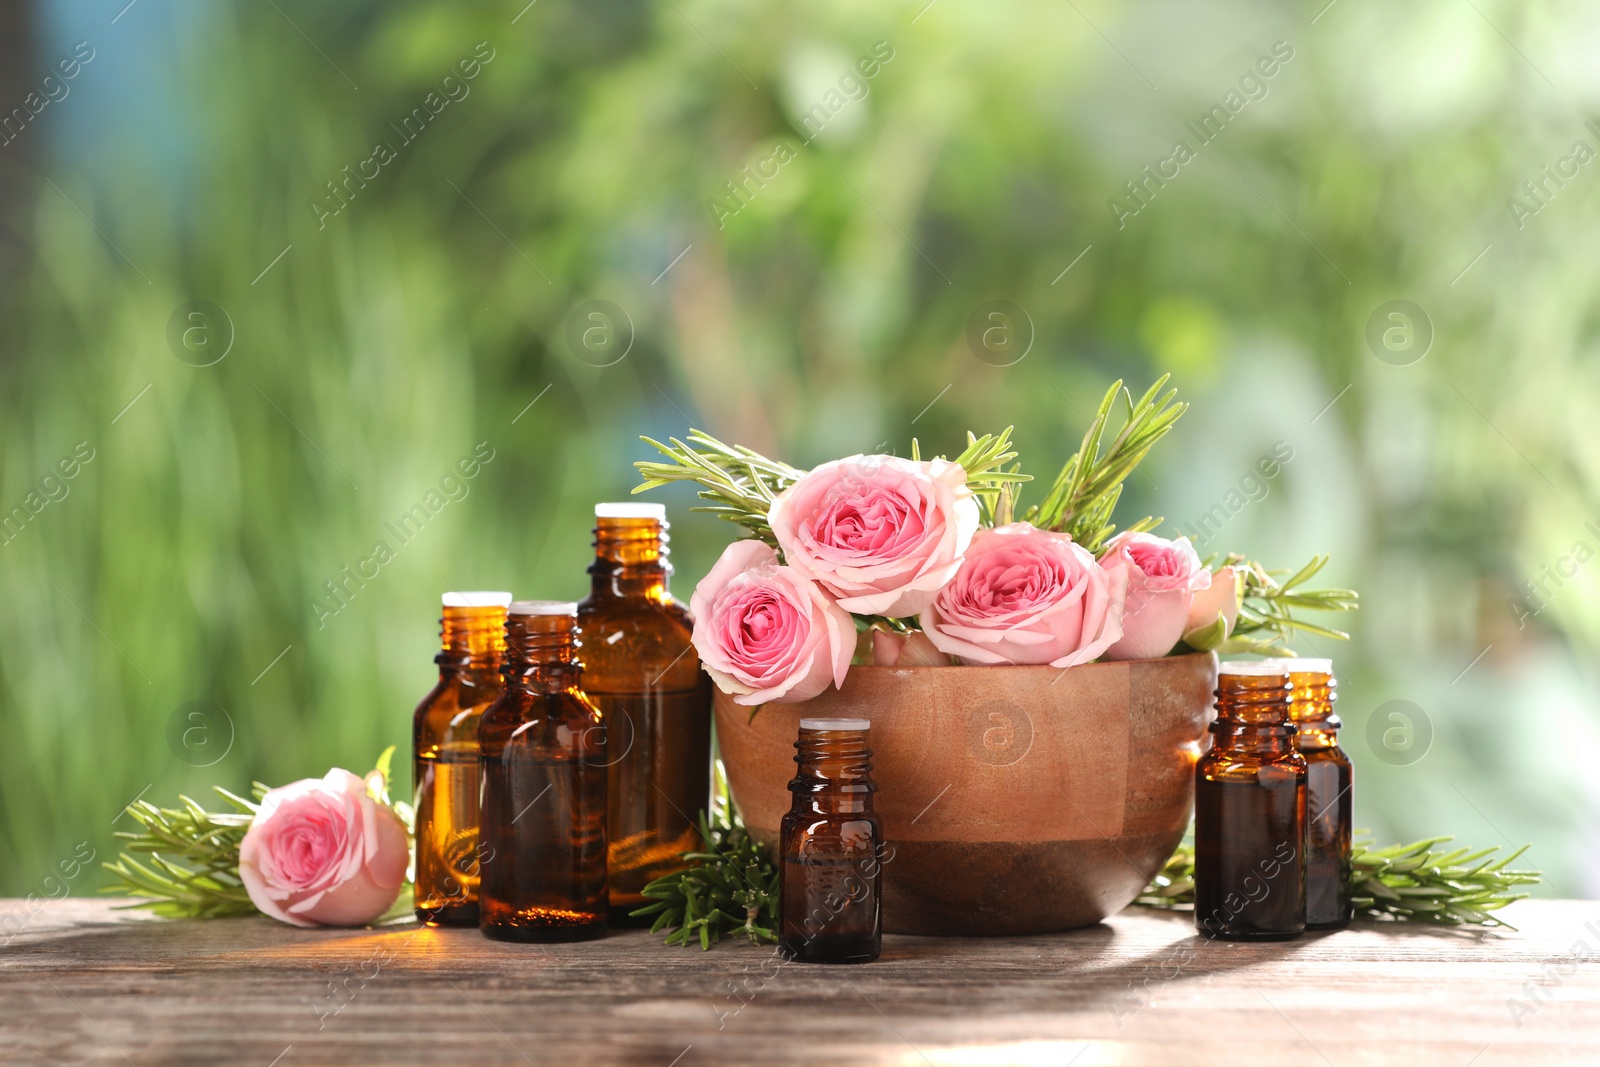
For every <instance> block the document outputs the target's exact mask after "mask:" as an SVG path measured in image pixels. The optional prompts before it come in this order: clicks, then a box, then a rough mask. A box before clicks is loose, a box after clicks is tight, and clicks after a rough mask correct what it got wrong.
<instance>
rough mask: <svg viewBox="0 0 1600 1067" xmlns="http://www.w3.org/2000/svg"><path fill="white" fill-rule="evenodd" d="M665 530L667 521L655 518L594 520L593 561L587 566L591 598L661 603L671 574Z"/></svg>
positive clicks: (663, 600)
mask: <svg viewBox="0 0 1600 1067" xmlns="http://www.w3.org/2000/svg"><path fill="white" fill-rule="evenodd" d="M666 531H667V524H666V523H665V522H662V521H660V520H659V519H615V518H598V519H596V520H595V528H594V562H593V563H592V564H590V565H589V575H590V579H591V580H590V590H591V592H592V594H593V596H594V598H595V599H604V598H616V599H624V598H625V599H630V600H632V599H643V600H653V601H656V602H658V603H664V602H665V601H666V600H667V599H668V592H667V586H668V581H669V579H670V578H671V576H672V564H670V563H668V562H667V556H668V555H669V550H668V548H667V542H668V541H669V540H670V538H668V537H667V532H666Z"/></svg>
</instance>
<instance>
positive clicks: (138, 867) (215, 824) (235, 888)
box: [100, 745, 412, 921]
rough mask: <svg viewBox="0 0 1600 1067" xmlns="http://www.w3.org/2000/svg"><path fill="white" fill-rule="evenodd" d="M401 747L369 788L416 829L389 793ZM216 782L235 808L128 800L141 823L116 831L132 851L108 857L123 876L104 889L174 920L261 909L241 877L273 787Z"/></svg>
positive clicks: (406, 899)
mask: <svg viewBox="0 0 1600 1067" xmlns="http://www.w3.org/2000/svg"><path fill="white" fill-rule="evenodd" d="M394 751H395V746H393V745H390V746H389V747H388V748H386V749H384V750H383V754H382V755H380V756H379V757H378V761H377V765H376V766H375V767H374V769H373V773H371V774H369V775H367V791H368V793H369V794H371V796H372V798H373V799H374V800H376V801H378V802H379V803H381V804H387V805H390V806H391V807H393V808H394V809H395V813H396V814H397V815H398V816H399V817H400V821H401V822H403V823H404V824H405V827H406V831H407V833H409V832H410V831H411V828H412V811H411V805H409V804H406V803H404V802H401V803H392V802H391V801H390V798H389V768H390V764H391V762H392V760H393V758H394ZM212 788H213V789H215V790H216V793H217V795H218V796H220V797H221V798H222V799H223V800H225V801H227V803H228V806H229V807H231V808H232V809H233V810H232V811H207V810H206V809H205V808H202V807H201V806H200V805H199V804H197V803H195V802H194V801H193V800H190V799H189V798H188V797H186V796H179V797H178V802H179V804H181V805H182V806H181V807H177V808H158V807H156V806H155V805H154V804H152V803H150V802H149V801H148V800H140V801H136V802H135V803H133V804H130V805H128V808H127V813H128V814H129V815H131V816H133V818H134V821H135V822H137V823H138V824H139V827H140V828H139V829H138V830H137V831H127V830H119V831H117V834H116V836H117V837H120V838H121V839H122V840H123V841H124V842H125V845H124V851H123V852H122V853H120V854H119V855H118V856H117V859H116V862H115V863H103V864H101V866H102V867H104V868H105V869H106V870H108V871H110V872H111V873H112V874H113V875H115V876H116V881H115V882H114V883H113V884H111V885H108V886H104V887H102V888H101V890H100V891H101V892H102V893H118V894H122V895H125V896H130V897H139V898H142V899H139V900H135V901H134V902H133V903H131V904H124V905H120V907H125V908H146V909H148V910H150V911H152V912H154V913H155V914H157V915H159V916H161V917H163V918H166V919H190V918H193V919H220V918H227V917H229V916H235V915H254V914H256V913H257V908H256V906H255V905H254V904H253V903H251V901H250V894H249V893H248V892H246V891H245V888H244V883H243V882H241V881H240V880H239V848H240V846H241V845H242V844H243V843H244V835H245V831H247V830H249V829H250V823H251V822H252V821H253V820H254V819H255V817H256V811H257V810H258V809H259V807H260V804H261V798H262V797H264V796H266V795H267V791H268V790H269V789H270V788H271V787H270V786H268V785H266V784H264V783H262V782H255V783H252V785H251V788H250V796H251V797H252V798H253V799H251V800H246V799H245V798H244V797H241V796H236V795H235V794H233V793H230V792H228V790H226V789H224V788H222V787H221V786H220V785H219V786H213V787H212ZM132 853H141V854H148V855H149V857H150V858H149V860H148V861H147V862H145V863H141V862H139V860H137V859H135V858H134V857H133V855H131V854H132ZM408 885H409V883H408ZM410 900H411V895H410V893H409V892H407V891H406V890H405V889H404V888H402V890H401V893H400V896H399V897H398V898H397V899H396V900H395V905H394V907H393V908H391V909H390V910H389V913H388V914H386V915H385V916H383V919H387V918H390V917H393V916H397V915H400V914H408V913H409V912H410V907H411V905H410ZM402 904H404V907H402ZM380 921H382V920H381V919H380Z"/></svg>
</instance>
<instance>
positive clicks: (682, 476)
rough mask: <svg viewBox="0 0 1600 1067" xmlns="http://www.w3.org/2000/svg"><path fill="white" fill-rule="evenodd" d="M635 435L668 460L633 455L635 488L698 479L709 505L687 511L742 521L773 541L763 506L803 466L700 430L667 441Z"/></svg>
mask: <svg viewBox="0 0 1600 1067" xmlns="http://www.w3.org/2000/svg"><path fill="white" fill-rule="evenodd" d="M640 440H641V441H643V442H644V443H645V444H647V445H650V446H651V447H652V448H654V449H655V450H656V451H657V452H660V453H661V454H662V455H663V456H665V457H666V458H667V460H668V462H665V463H663V462H661V461H659V460H639V461H638V462H637V463H635V464H634V466H635V467H637V468H638V469H639V474H640V475H641V476H642V477H643V478H644V481H643V482H641V483H639V485H637V486H636V487H634V490H633V491H634V492H635V493H642V492H644V491H645V490H647V489H655V488H657V487H658V486H663V485H666V484H668V483H669V482H698V483H699V484H700V485H701V486H702V487H703V488H702V489H701V490H700V493H699V496H700V499H702V500H706V501H709V502H710V503H711V505H712V506H710V507H700V508H693V509H692V510H694V511H705V512H710V513H711V514H713V515H716V516H717V517H719V518H723V519H727V520H728V521H729V522H732V523H736V524H738V525H740V526H743V527H744V528H745V529H747V530H749V531H750V532H751V533H753V534H755V535H756V536H757V537H759V538H761V540H763V541H765V542H767V543H768V544H770V545H773V546H776V545H777V543H778V542H777V539H776V538H774V537H773V536H772V527H771V526H770V525H768V523H767V511H768V510H769V509H770V508H771V507H772V501H773V499H774V498H775V497H776V496H777V495H778V494H779V493H781V492H783V491H784V490H785V489H787V488H789V486H791V485H793V484H794V483H795V482H796V481H797V480H798V479H799V478H800V476H801V475H802V474H804V473H805V471H802V470H798V469H796V468H794V467H791V466H789V465H788V464H787V463H780V462H778V461H777V460H774V459H768V458H767V457H766V456H763V455H762V454H761V453H759V452H757V451H755V450H754V449H750V448H745V447H744V446H742V445H728V444H724V443H722V442H721V441H719V440H717V439H716V438H715V437H712V436H711V435H710V434H708V433H705V432H704V431H702V430H694V429H691V430H690V431H689V440H688V442H684V441H680V440H679V439H678V438H676V437H673V438H670V439H669V440H670V443H668V444H662V443H661V442H660V441H657V440H655V439H654V438H650V437H641V438H640ZM697 446H698V447H697Z"/></svg>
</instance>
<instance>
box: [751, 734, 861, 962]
mask: <svg viewBox="0 0 1600 1067" xmlns="http://www.w3.org/2000/svg"><path fill="white" fill-rule="evenodd" d="M870 727H871V723H869V722H868V721H867V720H866V719H801V720H800V739H799V740H798V741H796V742H795V746H794V747H795V749H796V750H797V753H796V755H795V758H794V759H795V762H796V763H798V764H799V765H800V770H799V773H798V774H796V775H795V777H794V780H793V781H791V782H790V783H789V791H790V792H791V793H793V794H794V801H793V803H792V805H791V806H790V809H789V813H788V814H787V815H785V816H784V817H783V828H782V841H781V844H780V852H781V869H780V873H779V894H780V896H779V909H778V910H779V930H778V951H779V952H780V953H781V954H782V955H783V957H784V958H785V959H791V960H800V961H802V962H806V963H868V962H870V961H872V960H875V959H877V958H878V953H879V951H880V950H881V948H882V944H883V921H882V913H881V906H880V887H881V882H882V880H883V873H882V864H883V863H884V862H886V860H885V859H884V858H883V855H882V853H883V827H882V824H881V823H879V821H878V816H877V815H875V814H873V811H872V794H873V793H875V792H877V790H878V787H877V785H876V784H875V783H874V782H873V780H872V749H871V748H869V747H867V741H868V731H869V729H870Z"/></svg>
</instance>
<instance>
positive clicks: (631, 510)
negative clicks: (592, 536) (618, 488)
mask: <svg viewBox="0 0 1600 1067" xmlns="http://www.w3.org/2000/svg"><path fill="white" fill-rule="evenodd" d="M594 517H595V518H597V519H655V520H656V521H657V522H665V521H666V518H667V506H666V505H665V504H637V503H627V504H622V503H613V504H596V505H595V506H594Z"/></svg>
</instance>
